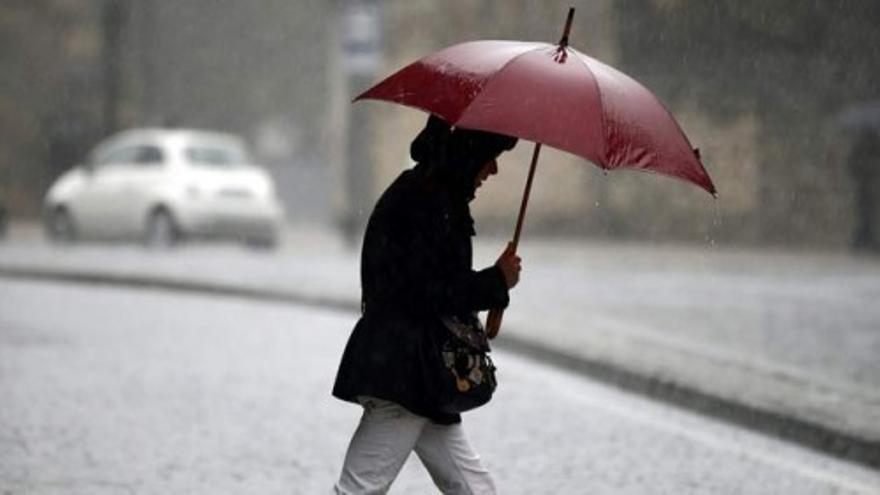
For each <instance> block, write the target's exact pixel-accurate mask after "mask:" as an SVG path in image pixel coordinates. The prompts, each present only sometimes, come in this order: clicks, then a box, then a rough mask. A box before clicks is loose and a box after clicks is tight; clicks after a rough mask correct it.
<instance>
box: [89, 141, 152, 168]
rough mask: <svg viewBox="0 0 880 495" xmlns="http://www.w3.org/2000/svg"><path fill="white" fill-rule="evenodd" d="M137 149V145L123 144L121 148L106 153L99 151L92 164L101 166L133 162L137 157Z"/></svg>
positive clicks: (138, 148)
mask: <svg viewBox="0 0 880 495" xmlns="http://www.w3.org/2000/svg"><path fill="white" fill-rule="evenodd" d="M139 151H140V147H139V146H123V147H121V148H116V149H113V150H109V151H108V152H106V153H101V154H100V155H98V156H96V157H95V159H94V160H93V161H92V164H93V165H95V166H96V167H101V168H103V167H110V166H114V165H121V164H124V163H133V162H134V161H135V159H136V158H137V156H138V153H139Z"/></svg>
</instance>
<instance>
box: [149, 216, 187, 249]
mask: <svg viewBox="0 0 880 495" xmlns="http://www.w3.org/2000/svg"><path fill="white" fill-rule="evenodd" d="M179 241H180V231H179V230H178V228H177V224H176V223H175V222H174V219H173V218H172V217H171V214H170V213H168V212H167V211H165V210H155V211H153V212H152V213H150V216H149V217H147V230H146V235H145V237H144V243H145V244H146V245H147V246H149V247H156V248H163V247H170V246H173V245H175V244H177V243H178V242H179Z"/></svg>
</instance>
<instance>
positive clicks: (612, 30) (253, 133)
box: [0, 0, 880, 249]
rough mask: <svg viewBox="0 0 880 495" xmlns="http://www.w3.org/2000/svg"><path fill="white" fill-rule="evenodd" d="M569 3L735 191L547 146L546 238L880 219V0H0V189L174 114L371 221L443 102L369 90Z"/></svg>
mask: <svg viewBox="0 0 880 495" xmlns="http://www.w3.org/2000/svg"><path fill="white" fill-rule="evenodd" d="M569 3H571V4H572V5H574V6H576V7H577V9H578V10H577V16H576V22H575V26H574V30H573V33H572V44H573V45H574V46H575V47H577V48H579V49H580V50H582V51H584V52H586V53H588V54H590V55H592V56H594V57H595V58H598V59H600V60H603V61H605V62H608V63H610V64H612V65H614V66H616V67H618V68H620V69H621V70H623V71H624V72H626V73H628V74H630V75H632V76H633V77H635V78H636V79H637V80H639V81H641V82H643V83H644V84H645V85H646V86H647V87H649V88H651V89H652V90H653V91H654V92H655V93H656V94H657V95H659V96H660V98H661V99H662V100H663V101H664V102H665V103H666V104H667V105H668V106H669V108H670V109H671V110H672V112H673V114H674V115H676V117H677V118H678V119H679V121H680V123H681V124H682V126H683V128H684V130H685V132H686V133H687V134H688V136H689V137H690V139H691V141H692V143H693V144H694V146H696V147H699V148H700V150H701V154H702V157H703V161H704V162H705V164H706V166H707V169H708V170H709V172H710V174H711V175H712V177H713V178H714V179H715V182H716V183H717V184H718V187H719V192H720V199H719V200H718V201H712V200H710V199H708V198H707V197H706V196H705V195H704V194H702V193H701V192H700V191H698V190H697V189H696V188H693V187H689V186H688V185H686V184H683V183H676V182H674V181H671V180H669V179H665V178H664V179H661V180H657V178H656V177H649V176H645V175H642V174H639V173H633V172H622V173H618V174H612V175H611V176H608V177H605V176H603V175H602V173H601V172H600V171H599V169H598V168H595V167H592V166H589V165H587V164H586V163H585V162H583V160H580V159H576V158H574V157H571V156H568V155H565V154H562V153H557V154H553V153H552V152H550V153H548V155H547V157H546V159H545V160H543V161H542V164H541V165H542V167H541V170H540V173H539V175H538V181H537V183H536V191H535V197H534V201H533V203H532V205H533V206H532V207H531V210H530V217H529V221H528V222H527V226H528V228H529V229H530V230H531V231H532V232H539V233H546V234H553V235H573V236H597V237H612V238H627V239H644V240H664V241H666V240H685V241H693V242H698V243H702V242H707V241H714V242H725V243H737V244H759V245H764V244H773V245H785V246H790V247H797V248H803V247H807V248H819V249H847V248H848V247H850V246H852V245H853V243H854V242H857V241H858V239H855V237H856V231H857V230H858V228H859V224H860V222H861V223H865V222H869V223H871V229H872V231H873V232H876V231H877V228H878V226H877V225H876V224H877V222H878V221H880V220H878V219H877V216H878V215H876V214H874V213H873V212H874V211H876V210H877V208H878V206H877V205H876V202H877V201H880V200H878V199H877V194H874V192H875V191H876V188H877V185H876V182H877V179H876V177H875V176H876V175H877V173H876V168H877V166H876V165H875V164H876V161H877V151H876V149H877V145H876V143H875V144H874V145H873V146H871V145H865V144H864V143H862V144H861V145H860V141H863V140H868V141H871V140H873V141H876V139H877V138H876V134H877V127H876V126H877V125H878V124H877V121H878V119H880V117H878V116H877V115H876V114H877V113H878V110H877V106H876V101H875V100H876V99H877V98H878V97H880V96H878V82H877V81H878V71H880V66H878V64H876V59H875V57H873V56H872V50H873V48H874V47H875V46H877V44H878V42H880V39H878V38H880V31H878V30H877V29H876V25H877V21H878V18H880V6H878V4H877V3H876V2H873V1H870V0H862V1H851V2H807V3H799V4H798V5H797V6H796V7H794V8H793V7H792V6H791V4H789V3H788V2H765V1H744V2H711V3H707V2H699V1H688V0H622V1H610V0H608V1H603V0H597V1H590V2H558V1H555V0H550V1H547V2H540V3H538V2H530V1H525V0H522V1H518V0H508V1H499V0H487V1H483V2H471V1H459V0H452V1H449V2H433V1H427V0H415V1H407V2H402V1H401V2H394V1H389V2H380V1H363V2H345V1H318V0H314V1H310V0H299V1H296V2H289V1H273V0H261V1H259V2H237V1H226V0H211V1H207V0H180V1H175V2H163V1H158V0H139V1H132V0H117V1H95V0H29V1H18V0H12V1H8V2H4V3H3V5H2V6H0V9H2V15H0V23H2V24H0V36H2V41H3V42H2V44H0V64H2V67H3V73H4V77H3V80H2V86H0V109H2V111H0V115H2V117H0V118H2V121H0V135H2V141H3V147H2V154H0V184H2V186H0V198H2V199H0V202H2V204H3V205H4V206H5V209H6V210H7V215H8V216H9V217H12V218H35V217H37V216H38V215H39V214H40V209H41V201H42V198H43V195H44V193H45V192H46V190H47V188H48V187H49V185H50V184H51V183H52V181H53V180H54V179H56V178H57V177H58V176H59V175H60V174H61V173H62V172H64V171H65V170H68V169H70V168H71V167H73V166H74V165H76V164H77V163H80V162H82V160H83V159H84V157H85V156H86V154H87V152H88V151H89V150H90V149H91V148H92V147H93V146H94V145H95V144H96V143H97V142H98V141H99V140H100V139H102V138H104V137H107V136H109V135H110V134H112V133H113V132H115V131H118V130H121V129H128V128H132V127H145V126H163V125H171V126H177V127H186V128H200V129H211V130H220V131H226V132H230V133H234V134H238V135H240V136H243V137H244V138H245V139H246V140H247V142H248V144H249V145H250V147H251V149H252V150H253V153H254V155H255V156H256V159H257V161H258V162H260V163H261V164H263V165H264V166H265V167H267V168H268V169H269V170H270V172H271V174H272V176H273V177H274V178H275V180H276V182H277V185H278V193H279V195H280V197H281V199H282V201H283V203H284V205H285V210H286V212H287V214H288V218H289V219H290V220H291V221H293V222H297V221H308V222H318V223H322V224H327V225H332V226H333V228H336V229H342V231H343V232H345V233H346V235H347V236H350V237H354V236H356V233H357V232H359V230H360V226H361V225H362V224H363V223H364V221H365V217H366V215H367V214H368V213H369V209H370V207H371V206H372V202H373V201H374V200H375V198H376V197H377V195H378V193H380V192H381V190H382V188H383V187H384V186H385V185H387V183H388V182H389V181H390V179H391V178H393V177H394V176H395V175H396V174H397V173H398V172H399V170H401V169H403V168H405V167H407V166H408V165H409V162H408V160H409V157H408V144H409V141H410V139H411V137H412V136H413V135H414V134H415V133H416V132H417V131H418V129H419V128H420V126H421V125H422V123H423V121H424V115H422V114H421V113H419V112H417V111H411V110H407V109H403V108H396V107H395V106H393V105H383V104H377V103H361V104H358V105H350V104H349V101H350V100H351V98H352V97H353V96H354V95H356V94H358V93H359V92H360V91H362V90H364V89H365V88H367V87H369V85H371V83H373V82H375V81H376V80H377V79H378V78H379V77H380V76H384V75H387V74H388V73H390V72H391V71H393V70H396V69H397V68H400V67H402V66H403V65H405V64H407V63H409V62H410V61H412V60H414V59H416V58H418V57H420V56H422V55H424V54H426V53H429V52H431V51H433V50H436V49H439V48H441V47H443V46H446V45H449V44H453V43H456V42H459V41H465V40H471V39H480V38H500V39H535V40H545V41H551V42H552V41H555V40H556V39H557V37H558V36H559V33H560V31H561V24H562V22H561V18H562V17H563V15H564V12H565V10H566V7H567V6H568V4H569ZM872 103H873V106H872ZM848 112H849V113H848ZM847 115H849V117H847ZM528 152H529V150H528V146H525V145H521V146H519V147H518V153H515V155H514V156H507V157H505V158H504V160H503V162H502V167H503V169H502V172H505V170H504V169H505V168H510V169H512V170H514V171H513V172H511V173H502V174H500V176H499V180H498V181H497V182H498V183H499V184H498V185H497V186H496V187H493V188H492V191H493V194H486V195H485V196H486V197H485V199H484V200H483V201H480V202H478V203H477V204H476V208H477V214H478V220H479V222H478V223H479V224H481V225H482V226H483V228H484V229H491V228H495V229H509V228H511V227H510V225H511V224H512V223H513V218H514V214H515V211H516V206H517V204H518V196H519V193H520V192H521V188H522V185H521V184H522V180H521V179H522V173H521V172H520V171H521V170H524V169H525V166H526V164H527V161H528ZM866 163H871V165H870V166H868V165H864V164H866ZM857 184H862V186H857ZM860 187H861V188H862V189H866V190H867V193H870V194H867V193H865V192H863V193H862V194H860V193H859V190H860ZM866 216H868V217H870V218H864V217H866ZM869 241H870V240H869ZM865 244H870V242H866V243H865Z"/></svg>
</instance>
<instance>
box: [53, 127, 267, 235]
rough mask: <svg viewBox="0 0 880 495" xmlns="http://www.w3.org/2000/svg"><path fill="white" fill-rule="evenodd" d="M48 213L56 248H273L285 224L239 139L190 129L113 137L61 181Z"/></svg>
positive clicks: (264, 174)
mask: <svg viewBox="0 0 880 495" xmlns="http://www.w3.org/2000/svg"><path fill="white" fill-rule="evenodd" d="M44 208H45V212H44V213H45V225H46V232H47V234H48V235H49V237H50V238H51V239H53V240H58V241H72V240H74V239H85V238H91V239H139V240H143V241H144V242H146V243H148V244H152V245H168V244H173V243H174V242H176V241H178V240H181V239H184V238H193V237H224V238H232V239H240V240H243V241H245V242H247V243H249V244H252V245H256V246H264V247H271V246H274V245H275V243H276V241H277V239H278V231H279V228H280V226H281V223H282V221H283V214H282V207H281V204H280V202H279V200H278V198H277V196H276V193H275V186H274V183H273V181H272V179H271V177H270V176H269V174H268V173H267V172H266V171H265V170H264V169H262V168H260V167H258V166H256V165H254V164H252V162H251V160H250V159H249V157H248V154H247V151H246V148H245V146H244V143H243V141H242V140H241V139H240V138H238V137H236V136H233V135H229V134H223V133H217V132H207V131H197V130H185V129H134V130H129V131H124V132H121V133H119V134H116V135H114V136H111V137H110V138H108V139H106V140H104V141H103V142H101V143H100V144H99V145H98V146H97V147H95V149H94V150H93V151H92V152H91V153H90V154H89V157H88V159H87V160H86V161H85V163H83V164H82V165H80V166H77V167H75V168H73V169H72V170H70V171H68V172H67V173H65V174H63V175H62V176H61V177H59V178H58V180H57V181H56V182H55V183H54V184H53V185H52V187H51V188H50V189H49V191H48V193H47V194H46V199H45V204H44Z"/></svg>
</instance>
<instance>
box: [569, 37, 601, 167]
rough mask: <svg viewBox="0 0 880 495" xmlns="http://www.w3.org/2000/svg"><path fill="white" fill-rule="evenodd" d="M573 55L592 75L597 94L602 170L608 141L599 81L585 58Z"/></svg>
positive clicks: (577, 54)
mask: <svg viewBox="0 0 880 495" xmlns="http://www.w3.org/2000/svg"><path fill="white" fill-rule="evenodd" d="M575 55H576V56H575V57H574V58H576V59H577V60H578V62H580V63H581V65H582V66H584V69H587V72H589V73H590V75H591V76H593V77H592V79H593V85H595V86H596V94H597V95H598V100H599V124H600V125H601V127H599V128H600V129H601V130H602V153H601V155H600V156H601V160H602V163H600V164H599V166H600V167H602V170H608V167H607V166H606V164H605V160H606V156H605V155H606V152H607V148H608V143H607V138H606V137H605V103H604V100H603V99H602V88H601V87H600V86H599V81H598V80H597V79H596V73H595V72H593V70H592V69H590V66H589V65H587V62H586V60H584V59H583V58H581V57H580V54H579V53H576V54H575Z"/></svg>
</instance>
